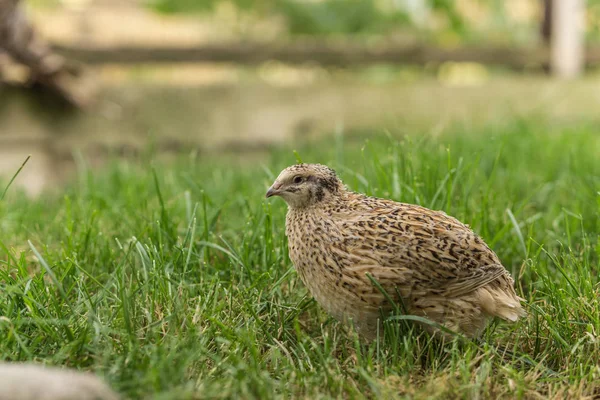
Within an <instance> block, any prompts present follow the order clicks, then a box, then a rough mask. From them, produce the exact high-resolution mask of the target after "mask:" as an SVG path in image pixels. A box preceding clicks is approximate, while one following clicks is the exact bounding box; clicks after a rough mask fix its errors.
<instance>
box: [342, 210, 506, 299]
mask: <svg viewBox="0 0 600 400" xmlns="http://www.w3.org/2000/svg"><path fill="white" fill-rule="evenodd" d="M395 204H397V205H398V206H396V207H391V208H390V207H385V208H381V209H375V210H372V212H370V213H367V214H362V215H361V216H357V217H355V218H352V219H351V220H349V221H348V222H346V223H345V225H346V231H347V232H350V234H349V235H348V236H346V237H347V238H348V239H349V240H347V241H346V248H347V250H348V251H349V252H351V253H352V254H354V255H356V256H359V257H364V258H366V259H370V260H372V261H373V262H376V263H377V264H378V265H379V266H380V267H381V268H383V269H388V268H389V269H392V270H400V271H410V272H411V273H410V280H411V284H412V285H413V289H425V288H426V289H429V290H436V291H439V293H440V294H443V295H445V296H448V297H456V296H461V295H463V294H465V293H469V292H472V291H474V290H476V289H478V288H480V287H482V286H485V285H487V284H488V283H490V282H493V281H494V280H496V279H498V278H499V277H500V276H502V275H506V273H507V272H506V269H505V268H504V267H503V266H502V264H501V263H500V260H499V259H498V257H497V256H496V254H495V253H494V252H493V251H492V250H491V249H490V248H489V247H488V246H487V245H486V244H485V243H484V242H483V240H481V239H480V238H479V237H478V236H477V235H476V234H475V233H474V232H473V231H472V230H471V229H470V228H469V227H468V226H466V225H464V224H462V223H461V222H459V221H458V220H456V219H455V218H452V217H449V216H448V215H446V214H444V213H442V212H438V211H432V210H429V209H426V208H422V207H418V206H413V205H402V204H399V203H395ZM356 237H360V240H356ZM352 238H354V239H352ZM404 275H406V274H404Z"/></svg>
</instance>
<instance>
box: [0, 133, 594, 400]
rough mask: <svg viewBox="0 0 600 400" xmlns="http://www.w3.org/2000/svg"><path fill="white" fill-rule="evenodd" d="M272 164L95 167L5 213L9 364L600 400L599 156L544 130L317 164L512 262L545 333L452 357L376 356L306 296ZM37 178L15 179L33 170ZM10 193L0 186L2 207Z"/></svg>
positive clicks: (286, 158) (130, 387) (501, 334)
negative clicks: (459, 228)
mask: <svg viewBox="0 0 600 400" xmlns="http://www.w3.org/2000/svg"><path fill="white" fill-rule="evenodd" d="M291 150H292V149H289V148H284V149H276V150H273V152H272V155H271V156H270V157H268V158H265V159H264V161H263V162H262V163H259V164H253V163H247V164H244V162H241V163H240V162H228V160H224V159H221V160H219V159H218V158H214V157H210V158H209V159H207V160H203V159H201V158H198V157H187V156H182V157H181V159H180V161H179V162H176V163H168V164H167V163H163V164H152V163H150V162H148V161H145V160H138V161H136V162H129V163H122V162H115V163H113V164H111V165H110V166H109V167H108V168H106V169H104V170H102V171H92V170H90V169H88V168H87V167H86V165H85V163H81V164H80V165H79V170H78V175H77V179H76V180H75V181H74V182H73V183H72V184H71V185H70V186H69V187H68V188H66V189H65V190H64V192H60V193H49V194H48V195H46V196H43V197H41V198H40V199H37V200H28V199H26V198H24V197H23V196H22V195H21V194H19V193H17V191H16V189H15V188H14V187H12V188H11V189H10V190H9V193H8V195H7V196H6V198H5V199H4V200H3V201H2V202H0V285H1V288H2V290H1V291H0V337H2V340H0V352H1V354H2V357H3V359H5V360H36V361H41V362H45V363H49V364H58V365H68V366H72V367H75V368H79V369H85V370H92V371H95V372H96V373H97V374H99V375H102V376H104V377H105V378H106V379H107V380H108V382H109V383H110V384H111V385H112V386H113V387H115V388H116V389H117V390H118V391H120V392H121V393H123V394H124V395H126V396H129V397H133V398H137V397H148V396H156V397H157V398H164V399H167V398H261V399H263V398H288V397H292V396H293V397H301V398H311V399H312V398H332V397H333V398H337V397H344V398H361V397H374V396H382V397H384V398H389V397H403V396H409V397H416V398H426V397H428V396H436V395H438V396H444V397H446V398H455V397H462V398H474V397H476V396H480V397H481V398H490V397H498V396H503V397H506V398H515V397H517V398H518V397H526V398H527V397H533V396H534V394H535V393H538V394H540V395H542V396H545V397H557V398H564V397H567V396H571V397H575V398H578V397H580V396H582V395H592V394H594V393H598V390H600V389H599V388H600V384H599V383H597V382H599V379H600V367H599V366H598V360H599V359H600V339H599V336H598V335H600V304H599V300H598V296H599V285H598V282H599V278H598V260H599V258H600V239H599V238H600V235H599V233H600V193H599V192H600V161H599V160H600V158H599V154H600V136H598V134H597V133H596V132H595V131H593V130H592V129H590V128H587V127H585V126H583V127H580V128H578V129H572V130H567V129H564V130H562V131H561V132H558V133H552V134H546V133H545V127H543V126H540V125H537V124H536V123H534V122H516V123H514V124H507V125H506V127H504V128H502V129H501V130H499V129H493V128H490V129H489V130H487V131H478V132H469V134H467V135H462V132H456V133H455V134H453V133H448V134H446V135H442V136H438V137H432V136H428V135H417V134H415V135H414V136H410V137H395V136H394V135H390V134H380V135H376V136H373V135H371V137H370V139H368V140H366V141H365V140H363V139H361V138H357V137H342V136H338V137H337V138H331V139H327V140H324V141H320V142H315V143H311V144H307V145H305V146H303V147H301V148H298V149H297V150H298V154H299V156H300V157H301V158H302V159H303V161H305V162H322V163H327V164H328V165H330V166H332V167H334V168H335V169H336V170H337V171H338V173H339V174H340V176H341V177H342V179H343V180H344V181H345V183H346V184H347V185H348V186H350V188H352V189H354V190H357V191H361V192H365V193H368V194H372V195H376V196H382V197H388V198H393V199H395V200H399V201H405V202H410V203H418V204H422V205H424V206H427V207H431V208H434V209H443V210H445V211H446V212H448V213H449V214H451V215H454V216H456V217H457V218H459V219H460V220H462V221H464V222H466V223H468V224H470V226H471V227H472V228H473V229H474V230H475V231H477V232H478V233H479V234H480V235H481V236H482V237H483V238H484V239H485V240H486V242H488V243H489V244H490V246H491V247H492V248H493V249H494V250H495V251H496V252H497V253H498V255H499V256H500V258H501V260H502V261H503V262H504V265H505V266H506V267H507V269H508V270H509V271H511V273H512V274H513V276H514V277H515V278H516V280H517V287H518V292H519V294H521V295H522V296H523V297H524V298H526V299H527V307H526V308H527V311H528V313H529V316H528V318H527V319H526V320H525V321H523V322H520V323H517V324H515V325H507V324H503V323H499V324H494V325H492V326H491V327H490V328H489V329H488V330H487V331H486V333H485V335H484V337H483V338H482V340H481V341H478V342H466V343H465V342H464V341H459V340H457V341H454V342H450V343H439V342H438V341H436V340H432V339H431V338H430V337H428V336H427V335H425V334H423V333H421V332H420V331H418V330H417V329H416V328H415V329H413V328H412V327H411V326H410V325H408V327H407V326H405V325H406V324H404V325H402V324H397V323H390V324H389V326H386V330H385V340H383V341H382V342H379V343H373V344H365V343H362V342H360V341H359V340H358V339H357V338H356V337H355V336H354V335H353V334H352V333H351V332H350V331H348V330H347V329H345V328H344V327H342V326H341V325H340V324H338V323H337V322H335V321H333V320H331V319H329V318H328V317H327V316H326V315H325V314H324V312H323V311H322V310H321V309H320V308H319V307H318V305H316V304H315V303H314V302H313V301H312V300H310V298H309V297H308V296H307V293H306V289H305V288H304V287H303V285H302V283H301V282H300V280H299V278H298V276H297V275H296V273H295V272H294V270H293V267H292V265H291V262H290V261H289V258H288V255H287V247H286V239H285V236H284V218H285V211H286V207H285V205H284V203H283V202H282V201H279V200H277V199H276V200H273V201H267V200H265V199H264V193H265V191H266V188H267V187H268V186H269V185H270V183H271V182H272V180H273V178H274V177H275V176H276V175H277V174H278V172H279V171H280V170H281V169H282V168H283V167H285V166H287V165H289V164H291V163H294V162H295V160H296V156H295V155H294V153H293V152H292V151H291ZM16 168H18V166H16V167H15V169H16ZM3 188H4V185H0V189H3Z"/></svg>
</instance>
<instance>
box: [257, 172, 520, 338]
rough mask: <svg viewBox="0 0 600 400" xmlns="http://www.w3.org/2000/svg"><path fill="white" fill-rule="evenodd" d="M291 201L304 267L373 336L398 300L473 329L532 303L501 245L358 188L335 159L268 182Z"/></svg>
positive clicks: (304, 274) (325, 302)
mask: <svg viewBox="0 0 600 400" xmlns="http://www.w3.org/2000/svg"><path fill="white" fill-rule="evenodd" d="M275 195H276V196H280V197H282V198H283V199H284V200H285V201H286V202H287V203H288V207H289V209H288V214H287V218H286V234H287V236H288V243H289V254H290V258H291V260H292V262H293V263H294V266H295V267H296V269H297V271H298V274H299V276H300V278H301V279H302V281H303V282H304V284H305V285H306V287H307V288H308V290H309V291H310V293H311V294H312V295H313V296H314V298H315V299H316V300H317V302H318V303H319V304H320V305H321V306H322V307H324V308H325V309H326V310H327V311H328V312H329V313H330V314H331V315H333V316H334V317H335V318H337V319H339V320H341V321H345V322H346V321H349V320H352V323H353V324H354V325H355V327H356V328H357V330H358V331H359V333H361V334H363V335H365V336H367V337H369V338H373V337H375V336H376V334H377V332H378V325H379V329H381V325H380V316H381V311H380V310H383V312H384V313H386V312H389V311H392V304H390V302H389V301H388V300H387V299H386V296H385V295H384V294H383V293H382V291H381V289H379V288H377V287H376V286H375V285H374V284H373V282H372V280H371V279H370V278H369V275H371V277H372V279H373V280H376V281H377V282H378V283H379V284H380V285H381V287H382V288H383V289H384V291H385V292H386V293H387V295H388V296H390V297H391V298H392V299H393V300H394V301H395V302H396V303H397V304H402V305H403V306H404V308H405V310H406V312H408V313H409V314H413V315H418V316H424V317H426V318H428V319H430V320H432V321H434V322H437V323H439V324H442V325H444V326H445V327H447V328H449V329H451V330H453V331H457V332H460V333H463V334H465V335H467V336H470V337H474V336H477V335H478V334H479V333H480V332H481V331H482V330H483V329H484V328H485V326H486V325H487V322H488V321H489V319H490V318H492V317H499V318H502V319H504V320H507V321H511V322H513V321H516V320H517V319H518V318H519V317H521V316H524V315H525V313H524V311H523V309H522V308H521V304H520V301H521V300H522V299H520V298H519V297H518V296H517V294H516V293H515V290H514V287H513V285H514V281H513V279H512V278H511V277H510V275H509V273H508V271H506V269H505V268H504V267H503V266H502V264H501V262H500V260H499V259H498V257H497V256H496V254H495V253H494V252H493V251H492V250H491V249H490V248H489V247H488V246H487V245H486V244H485V243H484V242H483V241H482V240H481V239H480V238H479V237H478V236H477V235H476V234H475V233H473V231H472V230H471V229H470V228H469V227H468V226H467V225H465V224H463V223H461V222H459V221H458V220H456V219H455V218H452V217H450V216H448V215H446V214H445V213H443V212H440V211H433V210H430V209H427V208H424V207H420V206H416V205H412V204H404V203H398V202H394V201H391V200H385V199H378V198H373V197H368V196H365V195H362V194H358V193H354V192H351V191H348V190H347V189H346V188H345V186H344V185H343V184H342V182H341V181H340V179H339V178H338V177H337V175H336V174H335V172H334V171H333V170H331V169H330V168H328V167H326V166H323V165H319V164H298V165H294V166H291V167H288V168H286V169H285V170H283V171H282V172H281V174H280V175H279V177H278V178H277V179H276V180H275V182H274V184H273V186H271V188H270V189H269V191H268V192H267V197H270V196H275Z"/></svg>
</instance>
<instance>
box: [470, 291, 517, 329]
mask: <svg viewBox="0 0 600 400" xmlns="http://www.w3.org/2000/svg"><path fill="white" fill-rule="evenodd" d="M475 295H476V296H477V297H478V300H479V304H480V305H481V310H482V311H483V312H484V313H485V314H487V315H489V316H490V317H499V318H502V319H503V320H506V321H510V322H516V321H517V320H518V319H519V318H520V317H525V316H526V313H525V310H523V307H521V301H523V300H524V299H522V298H520V297H519V296H517V294H516V293H515V291H514V289H513V288H512V287H510V286H508V287H502V286H500V285H494V286H492V285H488V286H485V287H482V288H479V289H477V292H476V294H475Z"/></svg>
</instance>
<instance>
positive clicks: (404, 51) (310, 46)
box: [54, 41, 549, 69]
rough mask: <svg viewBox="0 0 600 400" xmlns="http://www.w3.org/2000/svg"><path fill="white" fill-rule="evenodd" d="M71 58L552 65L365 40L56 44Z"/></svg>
mask: <svg viewBox="0 0 600 400" xmlns="http://www.w3.org/2000/svg"><path fill="white" fill-rule="evenodd" d="M54 49H55V50H56V51H57V52H58V53H60V54H62V55H63V56H65V57H69V58H73V59H77V60H80V61H83V62H85V63H88V64H106V63H117V64H142V63H194V62H232V63H240V64H260V63H264V62H266V61H270V60H277V61H281V62H285V63H290V64H302V63H310V62H314V63H317V64H322V65H329V66H350V65H368V64H377V63H390V64H417V65H424V64H428V63H433V64H439V63H443V62H447V61H464V62H476V63H481V64H490V65H502V66H506V67H510V68H516V69H522V68H525V67H527V66H529V65H536V66H539V65H543V64H547V63H548V60H549V54H548V50H547V49H543V48H532V49H524V48H503V47H461V48H455V49H442V48H436V47H431V46H422V45H413V46H404V47H400V46H393V45H381V46H379V45H378V46H372V45H361V44H356V43H352V42H346V43H326V42H322V41H319V42H316V41H314V42H313V41H300V42H291V43H283V44H277V43H226V44H212V45H204V46H198V47H133V46H130V47H128V46H120V47H86V48H84V47H78V46H64V45H63V46H55V47H54Z"/></svg>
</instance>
